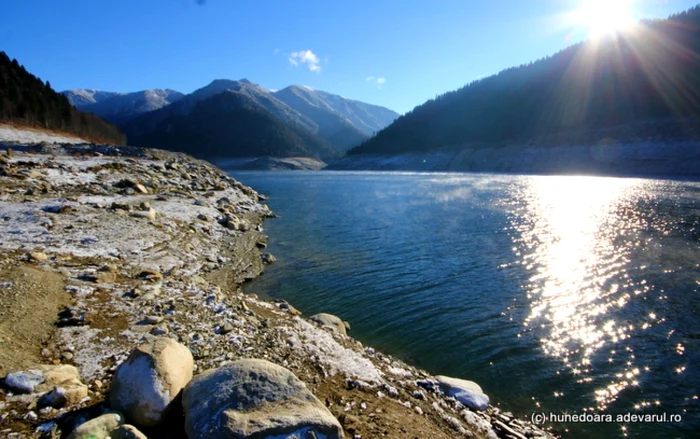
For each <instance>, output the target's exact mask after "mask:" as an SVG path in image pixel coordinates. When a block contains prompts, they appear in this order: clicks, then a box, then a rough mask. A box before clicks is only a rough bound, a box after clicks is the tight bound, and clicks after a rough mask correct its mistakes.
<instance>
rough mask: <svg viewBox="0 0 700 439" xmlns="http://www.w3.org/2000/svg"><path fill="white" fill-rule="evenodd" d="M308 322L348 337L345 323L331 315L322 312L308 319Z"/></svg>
mask: <svg viewBox="0 0 700 439" xmlns="http://www.w3.org/2000/svg"><path fill="white" fill-rule="evenodd" d="M309 320H311V321H312V322H314V323H316V324H318V325H319V326H321V327H322V328H328V329H330V330H331V331H333V332H337V333H338V334H343V335H348V332H347V326H346V323H345V322H343V321H342V320H341V319H340V317H337V316H334V315H333V314H326V313H325V312H322V313H319V314H316V315H313V316H311V317H309Z"/></svg>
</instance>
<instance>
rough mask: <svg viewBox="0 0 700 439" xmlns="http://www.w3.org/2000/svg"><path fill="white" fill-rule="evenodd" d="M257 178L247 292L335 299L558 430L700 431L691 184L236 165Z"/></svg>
mask: <svg viewBox="0 0 700 439" xmlns="http://www.w3.org/2000/svg"><path fill="white" fill-rule="evenodd" d="M232 175H233V176H234V177H236V178H237V179H239V180H241V181H242V182H243V183H245V184H247V185H250V186H252V187H253V188H255V189H256V190H258V191H260V192H262V193H265V194H267V195H268V196H269V197H270V199H269V202H268V203H269V205H270V207H271V208H272V210H273V211H274V212H275V213H276V214H277V215H278V216H279V218H276V219H271V220H268V221H266V222H265V225H264V226H265V229H266V233H267V234H268V235H269V236H270V242H269V244H270V245H269V251H270V252H271V253H273V254H274V255H275V256H276V257H277V258H278V262H277V263H276V264H274V265H272V266H270V267H269V268H268V269H267V272H266V274H265V275H263V276H262V277H261V278H260V279H259V280H257V281H255V282H253V283H252V284H250V285H249V286H248V287H247V291H249V292H255V293H258V294H263V295H266V296H270V297H280V298H284V299H286V300H289V301H290V302H291V303H293V304H294V306H295V307H297V308H299V309H300V310H301V311H302V312H304V314H305V315H311V314H314V313H317V312H329V313H332V314H336V315H338V316H340V317H342V318H343V319H344V320H348V321H349V322H350V323H351V324H352V331H351V334H352V335H353V336H354V337H356V338H358V339H359V340H361V341H362V342H363V343H365V344H367V345H371V346H374V347H376V348H379V349H380V350H382V351H385V352H387V353H390V354H392V355H395V356H398V357H400V358H403V359H406V360H408V361H410V362H412V363H415V364H416V365H418V366H420V367H423V368H425V369H427V370H428V371H430V372H432V373H435V374H438V373H439V374H446V375H452V376H458V377H463V378H467V379H472V380H474V381H476V382H478V383H479V384H480V385H481V386H482V387H483V388H484V390H485V391H486V392H487V393H488V394H489V395H490V396H491V399H492V401H493V402H495V403H496V404H497V405H499V406H501V407H502V408H503V409H505V410H509V411H512V412H514V413H516V414H518V415H521V416H522V415H529V414H530V413H531V412H533V411H544V412H555V413H563V412H567V413H584V412H586V413H603V414H624V413H627V412H631V413H636V414H645V413H653V414H660V413H667V414H668V415H671V414H675V415H681V416H682V422H681V423H666V424H651V423H643V424H638V423H626V424H625V423H622V424H619V423H613V424H607V425H600V424H596V425H594V424H554V428H555V429H556V430H559V431H562V432H566V431H567V430H568V431H569V432H570V436H569V437H580V438H584V437H609V436H612V437H624V436H625V435H627V436H628V437H645V438H647V437H648V438H653V437H661V436H663V437H693V435H694V434H695V431H697V430H698V429H700V419H699V418H700V416H698V414H697V412H698V408H699V404H698V394H700V374H699V373H698V371H697V367H698V365H699V364H700V354H699V348H700V318H699V317H698V308H699V306H700V295H699V290H700V245H699V244H700V203H699V202H698V201H699V200H700V183H696V182H679V181H666V180H645V179H630V178H605V177H575V176H505V175H488V174H436V173H431V174H424V173H372V172H356V173H344V172H298V171H296V172H235V173H232Z"/></svg>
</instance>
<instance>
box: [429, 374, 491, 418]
mask: <svg viewBox="0 0 700 439" xmlns="http://www.w3.org/2000/svg"><path fill="white" fill-rule="evenodd" d="M435 380H436V381H437V382H438V384H439V385H440V390H442V391H443V392H445V393H446V394H447V395H449V396H452V397H454V398H455V399H456V400H457V401H459V402H461V403H462V404H464V405H465V406H467V407H469V408H471V409H474V410H486V408H487V407H488V406H489V397H488V396H487V395H486V394H485V393H484V391H483V390H481V387H479V385H478V384H477V383H475V382H474V381H469V380H462V379H459V378H451V377H447V376H444V375H438V376H436V377H435Z"/></svg>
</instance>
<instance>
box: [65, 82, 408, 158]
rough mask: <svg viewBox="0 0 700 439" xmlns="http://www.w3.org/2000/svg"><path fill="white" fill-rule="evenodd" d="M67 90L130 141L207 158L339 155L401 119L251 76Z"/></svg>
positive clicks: (76, 102)
mask: <svg viewBox="0 0 700 439" xmlns="http://www.w3.org/2000/svg"><path fill="white" fill-rule="evenodd" d="M63 94H64V95H66V97H68V99H69V100H70V101H71V103H73V105H75V106H76V107H77V108H79V109H81V110H84V111H88V112H92V113H94V114H96V115H99V116H101V117H103V118H105V119H107V120H109V121H111V122H113V123H115V124H117V125H119V126H120V127H121V128H122V129H123V131H124V132H125V133H126V135H127V138H128V142H129V143H130V144H133V145H137V146H150V147H158V148H164V149H174V150H178V151H183V152H189V153H192V154H195V155H199V156H205V157H213V156H216V157H252V156H262V155H273V156H281V157H285V156H294V155H307V156H309V157H316V158H322V159H328V158H334V157H338V156H340V155H342V154H343V153H344V152H345V151H347V150H348V149H350V148H352V147H354V146H357V145H359V144H360V143H362V142H363V141H364V140H366V139H367V138H369V137H370V136H371V135H373V134H374V133H375V132H377V131H379V130H381V129H383V128H384V127H386V126H387V125H389V124H390V123H391V122H392V121H393V120H394V119H396V118H397V117H398V114H397V113H396V112H394V111H391V110H389V109H387V108H384V107H380V106H376V105H370V104H366V103H363V102H359V101H354V100H351V99H347V98H344V97H342V96H338V95H334V94H331V93H326V92H323V91H319V90H314V89H311V88H309V87H306V86H300V85H292V86H289V87H287V88H285V89H283V90H279V91H271V90H268V89H266V88H264V87H261V86H259V85H257V84H255V83H253V82H251V81H250V80H247V79H241V80H239V81H233V80H227V79H217V80H214V81H212V82H211V83H210V84H208V85H207V86H205V87H202V88H200V89H198V90H195V91H194V92H192V93H190V94H188V95H183V94H182V93H179V92H177V91H173V90H144V91H140V92H134V93H115V92H107V91H97V90H91V89H78V90H68V91H65V92H63ZM213 98H216V99H213Z"/></svg>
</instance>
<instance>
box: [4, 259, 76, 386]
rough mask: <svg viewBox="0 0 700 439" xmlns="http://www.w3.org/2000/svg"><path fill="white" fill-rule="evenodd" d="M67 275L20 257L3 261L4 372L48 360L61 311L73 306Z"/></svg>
mask: <svg viewBox="0 0 700 439" xmlns="http://www.w3.org/2000/svg"><path fill="white" fill-rule="evenodd" d="M64 287H65V282H64V279H63V276H62V275H60V274H58V273H54V272H50V271H44V270H42V269H40V268H37V267H34V266H32V265H30V264H29V263H22V262H18V261H17V260H16V259H5V260H2V261H0V375H4V374H5V373H7V371H11V370H21V369H23V368H27V367H30V366H33V365H36V364H40V363H43V362H45V361H46V360H45V359H42V358H41V349H42V348H43V347H46V346H47V345H48V344H49V343H51V338H52V336H53V333H54V330H55V326H54V323H55V322H56V318H57V315H58V313H59V312H60V311H61V310H62V309H63V308H64V307H65V306H68V305H70V303H71V296H70V294H69V293H68V292H66V291H65V290H64V289H63V288H64Z"/></svg>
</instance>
